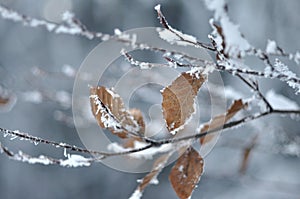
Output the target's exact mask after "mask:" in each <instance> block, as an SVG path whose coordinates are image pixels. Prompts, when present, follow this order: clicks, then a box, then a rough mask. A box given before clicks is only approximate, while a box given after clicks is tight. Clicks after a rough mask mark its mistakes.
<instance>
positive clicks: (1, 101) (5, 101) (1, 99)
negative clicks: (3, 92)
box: [0, 96, 9, 106]
mask: <svg viewBox="0 0 300 199" xmlns="http://www.w3.org/2000/svg"><path fill="white" fill-rule="evenodd" d="M8 103H9V98H4V97H1V96H0V106H3V105H6V104H8Z"/></svg>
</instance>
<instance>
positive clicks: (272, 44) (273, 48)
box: [266, 40, 278, 54]
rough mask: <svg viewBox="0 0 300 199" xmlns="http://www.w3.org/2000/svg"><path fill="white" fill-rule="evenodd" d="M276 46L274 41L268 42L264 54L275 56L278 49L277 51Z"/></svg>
mask: <svg viewBox="0 0 300 199" xmlns="http://www.w3.org/2000/svg"><path fill="white" fill-rule="evenodd" d="M277 48H278V47H277V44H276V42H275V41H273V40H268V43H267V47H266V52H267V53H268V54H276V53H278V49H277Z"/></svg>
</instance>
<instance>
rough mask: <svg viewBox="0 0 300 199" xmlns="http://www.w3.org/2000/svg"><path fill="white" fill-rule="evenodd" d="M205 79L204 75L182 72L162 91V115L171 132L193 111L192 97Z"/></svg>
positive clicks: (174, 131)
mask: <svg viewBox="0 0 300 199" xmlns="http://www.w3.org/2000/svg"><path fill="white" fill-rule="evenodd" d="M205 80H206V76H204V75H200V74H194V73H187V72H184V73H182V74H181V75H180V76H179V77H178V78H177V79H175V81H173V82H172V84H171V85H170V86H168V87H166V88H165V89H164V90H163V91H162V96H163V102H162V109H163V115H164V118H165V120H166V124H167V128H168V130H169V131H170V132H171V133H172V134H175V133H176V130H178V128H180V127H181V126H182V125H184V124H185V122H186V120H188V119H189V117H190V116H191V115H192V113H194V111H195V110H194V99H195V97H196V95H197V92H198V90H199V88H200V87H201V85H202V84H203V83H204V82H205Z"/></svg>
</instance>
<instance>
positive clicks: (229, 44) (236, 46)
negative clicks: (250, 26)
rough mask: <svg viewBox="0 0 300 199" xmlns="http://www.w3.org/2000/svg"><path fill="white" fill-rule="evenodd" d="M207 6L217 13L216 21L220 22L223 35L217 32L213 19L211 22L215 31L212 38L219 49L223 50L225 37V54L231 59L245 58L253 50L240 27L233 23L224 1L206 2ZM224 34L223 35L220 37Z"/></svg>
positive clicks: (206, 0)
mask: <svg viewBox="0 0 300 199" xmlns="http://www.w3.org/2000/svg"><path fill="white" fill-rule="evenodd" d="M205 3H206V6H207V8H208V9H209V10H212V11H214V12H215V15H214V19H215V20H217V21H220V24H221V28H222V30H221V33H220V32H219V31H217V30H216V27H215V26H214V24H213V21H214V20H213V19H211V20H210V24H211V26H212V28H213V29H214V31H213V32H212V35H213V36H214V38H212V37H210V39H213V40H214V41H215V42H216V45H217V49H218V50H220V49H223V46H222V43H223V42H222V40H223V39H222V36H224V42H225V49H224V50H225V53H226V54H228V55H229V56H230V57H233V58H237V57H239V56H243V55H244V52H245V51H246V50H249V49H250V48H251V45H250V44H249V42H248V41H247V40H246V39H245V38H244V37H243V35H242V34H241V32H240V31H239V26H238V25H236V24H234V23H232V22H231V21H230V19H229V17H228V15H227V13H226V9H225V7H226V4H225V1H224V0H212V1H210V0H205ZM220 34H223V35H220Z"/></svg>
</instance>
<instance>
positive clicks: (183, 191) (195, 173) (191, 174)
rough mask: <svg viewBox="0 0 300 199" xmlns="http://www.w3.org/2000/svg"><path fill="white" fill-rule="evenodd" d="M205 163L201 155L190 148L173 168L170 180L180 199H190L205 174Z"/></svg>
mask: <svg viewBox="0 0 300 199" xmlns="http://www.w3.org/2000/svg"><path fill="white" fill-rule="evenodd" d="M203 165H204V161H203V159H202V157H201V156H200V155H199V153H198V152H197V151H196V150H195V149H193V148H189V149H188V150H187V151H185V153H184V154H183V155H182V156H180V158H179V159H178V160H177V162H176V164H175V165H174V166H173V168H172V170H171V173H170V175H169V180H170V182H171V184H172V186H173V189H174V190H175V192H176V194H177V196H178V197H179V198H180V199H187V198H190V196H191V195H192V192H193V190H194V189H195V187H196V185H197V184H198V182H199V180H200V178H201V175H202V173H203Z"/></svg>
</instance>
